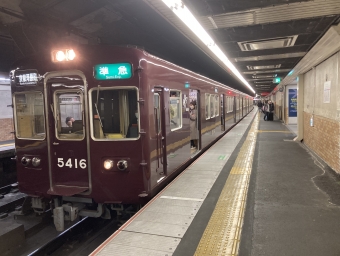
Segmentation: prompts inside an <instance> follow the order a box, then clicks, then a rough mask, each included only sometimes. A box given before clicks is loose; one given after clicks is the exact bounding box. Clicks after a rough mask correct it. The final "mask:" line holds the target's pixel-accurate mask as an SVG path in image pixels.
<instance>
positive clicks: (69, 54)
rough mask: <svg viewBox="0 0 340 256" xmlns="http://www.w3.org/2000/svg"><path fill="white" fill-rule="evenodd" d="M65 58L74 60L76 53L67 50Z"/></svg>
mask: <svg viewBox="0 0 340 256" xmlns="http://www.w3.org/2000/svg"><path fill="white" fill-rule="evenodd" d="M66 57H67V59H68V60H74V58H75V57H76V53H75V52H74V51H73V50H72V49H70V50H67V51H66Z"/></svg>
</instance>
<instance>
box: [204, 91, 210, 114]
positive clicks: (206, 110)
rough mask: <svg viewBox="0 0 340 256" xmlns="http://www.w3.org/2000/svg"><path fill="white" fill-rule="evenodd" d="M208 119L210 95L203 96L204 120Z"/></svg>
mask: <svg viewBox="0 0 340 256" xmlns="http://www.w3.org/2000/svg"><path fill="white" fill-rule="evenodd" d="M209 118H210V94H208V93H206V94H205V119H209Z"/></svg>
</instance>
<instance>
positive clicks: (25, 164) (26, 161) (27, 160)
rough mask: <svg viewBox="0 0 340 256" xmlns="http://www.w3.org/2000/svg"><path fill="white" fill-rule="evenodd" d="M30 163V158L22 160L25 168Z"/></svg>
mask: <svg viewBox="0 0 340 256" xmlns="http://www.w3.org/2000/svg"><path fill="white" fill-rule="evenodd" d="M30 162H31V159H30V158H28V157H26V156H24V157H23V158H21V163H22V165H23V166H27V165H29V164H30Z"/></svg>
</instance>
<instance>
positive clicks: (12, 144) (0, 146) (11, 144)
mask: <svg viewBox="0 0 340 256" xmlns="http://www.w3.org/2000/svg"><path fill="white" fill-rule="evenodd" d="M8 146H14V143H10V144H3V145H0V148H2V147H8Z"/></svg>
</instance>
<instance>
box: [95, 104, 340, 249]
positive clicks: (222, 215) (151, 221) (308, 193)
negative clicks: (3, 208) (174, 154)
mask: <svg viewBox="0 0 340 256" xmlns="http://www.w3.org/2000/svg"><path fill="white" fill-rule="evenodd" d="M294 137H295V134H294V133H293V132H292V131H291V130H290V129H288V128H287V127H286V126H285V125H283V124H282V123H281V122H280V121H277V120H274V121H264V120H263V114H262V113H259V112H257V111H256V110H253V111H252V112H251V113H250V114H249V115H248V116H246V117H245V118H244V119H243V120H242V121H241V122H240V123H239V124H237V125H236V126H235V127H234V128H233V129H232V130H231V131H229V132H228V133H227V134H226V135H225V136H223V138H221V139H220V140H219V141H218V142H217V143H216V144H214V145H213V146H212V147H211V148H210V149H209V150H207V151H206V152H205V153H204V154H203V155H202V156H201V157H200V158H198V159H197V160H196V161H195V162H194V163H193V164H191V165H190V166H189V167H188V168H187V169H186V170H185V171H184V172H183V173H181V174H180V175H179V176H178V177H177V178H176V179H175V180H174V181H173V182H171V183H170V184H169V185H168V186H167V187H166V188H165V189H164V190H163V191H162V192H161V193H159V194H158V195H157V196H156V197H155V198H153V199H152V200H151V201H150V202H149V203H148V204H147V205H145V206H144V207H143V208H142V209H141V210H140V211H139V212H138V213H136V214H135V215H134V216H133V217H132V218H131V219H130V220H128V221H127V222H126V223H125V224H124V225H122V226H121V228H119V230H117V231H116V232H115V233H114V234H113V235H111V236H110V237H109V238H108V239H107V240H106V241H105V242H104V243H102V244H101V245H100V246H99V247H98V248H97V249H96V250H95V251H93V252H92V254H90V255H140V256H142V255H163V256H165V255H167V256H170V255H177V256H187V255H214V256H215V255H340V243H338V237H339V235H340V221H339V216H340V208H339V205H340V197H339V195H340V185H339V179H338V177H336V175H334V173H333V172H332V171H331V170H329V168H328V167H327V166H326V165H325V164H324V163H323V162H322V161H321V160H320V159H319V158H318V157H317V156H315V155H313V154H312V153H311V152H309V150H308V149H307V148H306V147H305V146H304V145H303V144H302V143H300V142H295V141H294V140H293V139H294Z"/></svg>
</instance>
